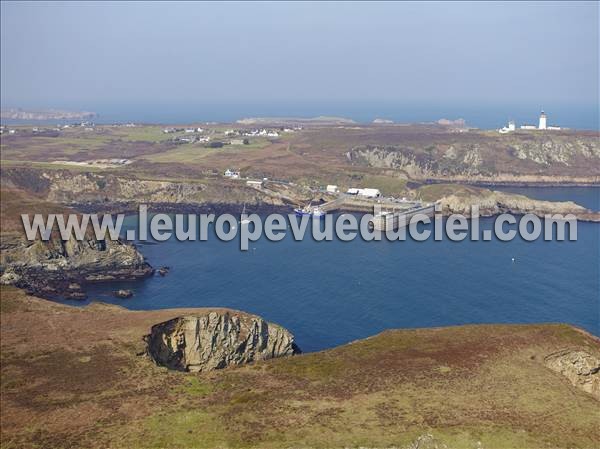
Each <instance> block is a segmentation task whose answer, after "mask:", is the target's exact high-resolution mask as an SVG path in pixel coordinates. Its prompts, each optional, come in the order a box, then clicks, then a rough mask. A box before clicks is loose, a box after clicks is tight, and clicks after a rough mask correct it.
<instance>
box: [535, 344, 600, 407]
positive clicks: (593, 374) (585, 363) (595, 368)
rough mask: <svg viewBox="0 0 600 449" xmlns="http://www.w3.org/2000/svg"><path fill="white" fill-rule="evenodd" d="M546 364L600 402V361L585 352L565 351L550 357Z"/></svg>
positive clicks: (547, 358)
mask: <svg viewBox="0 0 600 449" xmlns="http://www.w3.org/2000/svg"><path fill="white" fill-rule="evenodd" d="M545 362H546V366H547V367H548V368H550V369H551V370H553V371H556V372H557V373H559V374H562V375H563V376H565V377H566V378H567V379H569V381H570V382H571V383H572V384H573V385H574V386H575V387H577V388H580V389H582V390H583V391H585V392H587V393H590V394H591V395H592V396H594V397H595V398H596V399H598V400H600V359H598V358H597V357H595V356H593V355H591V354H588V353H587V352H585V351H580V350H571V349H565V350H562V351H559V352H556V353H554V354H550V355H548V356H547V357H546V358H545Z"/></svg>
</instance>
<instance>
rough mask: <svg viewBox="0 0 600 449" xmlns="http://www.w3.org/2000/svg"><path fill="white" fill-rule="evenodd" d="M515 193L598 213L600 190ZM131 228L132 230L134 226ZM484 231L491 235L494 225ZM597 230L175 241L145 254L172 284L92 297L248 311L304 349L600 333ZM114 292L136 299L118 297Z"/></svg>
mask: <svg viewBox="0 0 600 449" xmlns="http://www.w3.org/2000/svg"><path fill="white" fill-rule="evenodd" d="M511 190H515V189H513V188H511ZM517 190H519V191H520V192H522V193H525V194H529V195H530V196H532V197H537V198H543V199H558V200H565V199H572V200H574V201H576V202H578V203H580V204H583V205H585V206H586V207H589V208H592V209H596V210H597V209H598V207H597V206H598V198H599V193H600V189H599V188H592V187H590V188H580V187H570V188H543V189H537V188H536V189H526V188H525V189H517ZM128 225H129V226H131V227H132V228H133V227H135V226H136V223H135V218H134V217H132V218H130V219H129V222H128ZM481 228H482V229H492V228H493V219H492V218H488V219H484V220H482V222H481ZM599 231H600V225H599V224H597V223H579V224H578V240H577V241H576V242H571V241H564V242H557V241H551V242H546V241H543V240H537V241H534V242H526V241H523V240H520V239H517V240H513V241H512V242H506V243H504V242H500V241H496V240H493V241H491V242H484V241H477V242H472V241H467V240H465V241H463V242H452V241H449V240H443V241H441V242H435V241H433V240H429V241H426V242H416V241H412V240H407V241H404V242H389V241H385V240H383V241H380V242H376V241H371V242H366V241H363V240H360V239H356V240H354V241H352V242H340V241H337V240H334V241H332V242H315V241H313V240H311V239H308V238H307V239H305V240H304V241H301V242H296V241H294V240H293V238H291V236H290V237H287V238H286V239H285V240H283V241H281V242H270V241H268V240H259V241H257V242H255V243H254V244H251V248H250V250H249V251H248V252H241V251H240V250H239V242H236V241H232V242H229V243H225V242H221V241H219V240H218V239H216V238H214V237H213V238H209V240H208V241H205V242H179V241H177V240H174V239H173V240H169V241H166V242H162V243H156V244H151V245H140V246H139V248H140V250H141V251H142V252H143V253H144V255H145V256H146V257H147V258H148V260H149V262H150V263H151V264H153V265H154V266H161V265H167V266H170V267H171V271H170V272H169V273H168V274H167V275H166V276H165V277H159V276H156V277H153V278H150V279H148V280H145V281H141V282H128V283H112V284H97V285H94V286H92V288H91V289H90V290H89V294H90V300H99V301H104V302H109V303H115V304H120V305H123V306H125V307H127V308H130V309H158V308H176V307H212V306H215V307H216V306H219V307H231V308H234V309H240V310H244V311H247V312H251V313H255V314H258V315H261V316H263V317H264V318H265V319H267V320H270V321H273V322H275V323H279V324H281V325H283V326H285V327H286V328H288V329H289V330H290V331H292V332H293V333H294V334H295V336H296V339H297V342H298V344H299V345H300V347H301V348H302V349H303V350H305V351H317V350H321V349H325V348H330V347H333V346H337V345H340V344H343V343H348V342H350V341H353V340H355V339H360V338H365V337H368V336H370V335H373V334H376V333H378V332H381V331H383V330H385V329H390V328H414V327H430V326H449V325H460V324H468V323H539V322H566V323H570V324H574V325H576V326H580V327H582V328H584V329H587V330H588V331H590V332H592V333H594V334H596V335H600V327H599V319H600V318H599V313H600V312H599V297H598V295H599V291H600V279H599V276H600V266H599V264H600V262H599V260H600V257H599V248H600V232H599ZM513 258H514V259H515V260H514V262H513V261H512V259H513ZM117 288H131V289H133V290H134V292H135V295H134V296H133V298H131V299H118V298H115V297H113V295H112V291H114V290H115V289H117ZM87 302H89V300H88V301H85V302H83V303H75V304H84V303H87ZM70 303H72V302H70Z"/></svg>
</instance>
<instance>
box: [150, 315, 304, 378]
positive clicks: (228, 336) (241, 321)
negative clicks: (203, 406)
mask: <svg viewBox="0 0 600 449" xmlns="http://www.w3.org/2000/svg"><path fill="white" fill-rule="evenodd" d="M145 339H146V342H147V344H148V347H147V352H148V354H149V355H150V357H151V358H152V359H153V360H154V361H155V362H156V363H157V364H158V365H162V366H166V367H168V368H170V369H175V370H179V371H210V370H214V369H220V368H225V367H228V366H233V365H241V364H244V363H248V362H253V361H255V360H266V359H271V358H274V357H282V356H286V355H293V354H298V353H300V350H299V348H298V347H297V346H296V344H295V343H294V336H293V335H292V334H291V333H290V332H289V331H288V330H286V329H284V328H283V327H281V326H278V325H277V324H272V323H268V322H266V321H265V320H263V319H262V318H260V317H258V316H255V315H248V314H245V313H241V312H234V311H218V312H210V313H207V314H204V315H193V316H183V317H178V318H174V319H172V320H169V321H165V322H164V323H159V324H156V325H154V326H152V329H151V331H150V335H147V336H146V337H145Z"/></svg>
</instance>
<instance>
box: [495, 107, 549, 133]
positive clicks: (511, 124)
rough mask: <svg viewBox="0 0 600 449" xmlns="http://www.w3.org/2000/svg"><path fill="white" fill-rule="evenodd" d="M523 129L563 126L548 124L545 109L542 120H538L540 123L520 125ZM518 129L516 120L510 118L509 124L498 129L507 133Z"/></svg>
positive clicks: (541, 116) (544, 128) (545, 128)
mask: <svg viewBox="0 0 600 449" xmlns="http://www.w3.org/2000/svg"><path fill="white" fill-rule="evenodd" d="M520 128H521V129H527V130H532V129H537V130H560V129H561V127H560V126H554V125H548V117H547V116H546V113H545V112H544V111H542V113H541V114H540V120H539V122H538V125H537V126H536V125H521V126H520ZM516 130H517V126H516V124H515V121H514V120H510V121H509V122H508V126H503V127H502V128H500V129H499V130H498V132H499V133H500V134H507V133H510V132H513V131H516Z"/></svg>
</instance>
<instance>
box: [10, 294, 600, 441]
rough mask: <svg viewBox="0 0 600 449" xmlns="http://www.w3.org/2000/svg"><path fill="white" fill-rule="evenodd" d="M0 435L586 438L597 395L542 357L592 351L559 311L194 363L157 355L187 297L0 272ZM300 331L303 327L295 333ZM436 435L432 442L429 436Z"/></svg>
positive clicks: (593, 424) (591, 437)
mask: <svg viewBox="0 0 600 449" xmlns="http://www.w3.org/2000/svg"><path fill="white" fill-rule="evenodd" d="M0 306H1V308H0V310H1V315H0V318H1V324H2V326H1V333H2V334H1V336H2V339H1V349H2V351H1V355H2V366H1V373H2V398H1V401H2V404H1V405H2V407H1V409H2V410H1V423H2V426H1V431H2V434H1V435H2V447H3V448H25V447H27V448H34V447H39V448H45V447H53V448H63V447H64V448H67V447H68V448H76V447H86V448H167V447H168V448H225V447H231V448H247V447H252V448H289V447H302V448H336V447H340V448H342V447H392V446H393V447H408V446H409V445H410V444H412V443H413V442H414V441H415V440H417V439H418V438H429V437H424V436H425V435H428V434H430V435H432V437H433V439H434V441H435V442H437V444H439V445H441V444H446V445H447V446H448V447H450V448H479V447H481V448H499V449H500V448H501V449H508V448H519V449H534V448H547V447H553V448H558V447H560V448H566V447H570V448H592V447H594V446H595V445H596V443H597V442H598V440H599V438H600V430H599V428H598V401H597V400H596V399H594V398H593V397H592V396H590V395H588V394H587V393H584V392H582V391H581V390H579V389H577V388H575V387H573V386H572V385H571V384H570V383H569V381H568V380H566V379H565V378H563V377H562V376H560V375H558V374H556V373H554V372H553V371H550V370H549V369H547V368H546V367H545V366H544V357H545V356H546V355H547V354H549V353H552V352H554V351H556V350H558V349H562V348H580V349H583V350H586V351H588V352H590V353H592V354H595V355H596V356H598V355H600V345H599V344H598V341H597V340H596V339H594V338H592V337H590V336H588V335H587V334H584V333H582V332H580V331H578V330H576V329H574V328H572V327H569V326H566V325H522V326H519V325H481V326H464V327H454V328H438V329H416V330H394V331H387V332H384V333H382V334H380V335H377V336H374V337H372V338H369V339H366V340H362V341H358V342H355V343H352V344H348V345H344V346H341V347H338V348H335V349H331V350H327V351H323V352H319V353H312V354H304V355H301V356H295V357H292V358H285V359H276V360H270V361H266V362H260V363H255V364H252V365H248V366H246V367H241V368H236V369H225V370H221V371H215V372H212V373H206V374H192V373H180V372H173V371H168V370H167V369H165V368H159V367H157V366H155V365H154V364H153V363H151V362H150V361H149V360H148V359H147V358H145V357H143V356H140V355H138V354H140V353H141V352H143V347H144V344H143V341H142V336H143V335H144V334H146V333H147V332H148V330H149V328H150V326H151V325H152V324H153V323H157V322H160V321H163V320H166V319H168V318H171V317H174V316H177V315H181V314H184V313H190V312H191V310H187V311H183V310H161V311H151V312H131V311H126V310H124V309H121V308H118V307H115V306H106V305H100V304H94V305H92V306H88V307H86V308H72V307H69V306H63V305H58V304H54V303H51V302H47V301H43V300H39V299H36V298H32V297H27V296H26V295H25V294H23V293H22V292H21V291H19V290H16V289H13V288H6V287H3V289H2V297H1V301H0ZM298 343H299V344H300V345H302V342H298ZM431 447H433V446H431Z"/></svg>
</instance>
